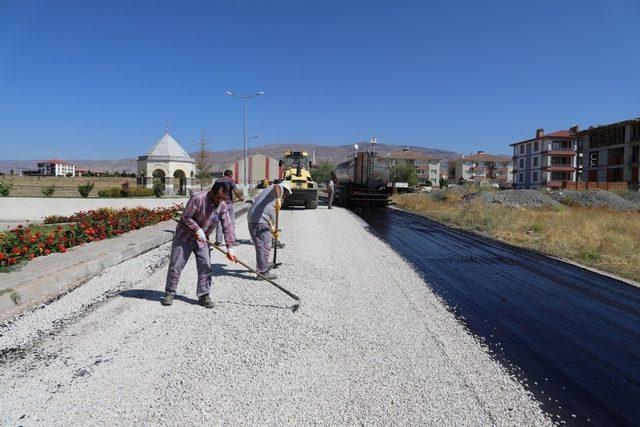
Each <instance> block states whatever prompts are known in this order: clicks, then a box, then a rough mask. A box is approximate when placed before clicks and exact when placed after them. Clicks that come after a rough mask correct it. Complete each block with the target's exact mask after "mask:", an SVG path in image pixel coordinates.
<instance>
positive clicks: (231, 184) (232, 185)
mask: <svg viewBox="0 0 640 427" xmlns="http://www.w3.org/2000/svg"><path fill="white" fill-rule="evenodd" d="M216 182H222V183H224V184H225V185H226V186H227V195H226V197H225V199H224V201H225V202H226V203H227V205H229V216H230V217H231V226H232V230H233V231H232V232H231V234H233V241H234V242H235V243H234V246H238V245H239V244H240V243H238V242H237V240H238V238H237V237H236V218H235V216H234V211H233V195H232V194H231V193H232V192H233V193H234V194H235V195H236V198H237V199H238V200H240V201H241V202H244V198H243V197H242V195H241V194H240V192H239V191H238V187H237V186H236V181H235V180H234V179H233V172H231V170H230V169H227V170H226V171H224V176H223V177H222V178H218V179H216ZM222 237H223V233H222V226H221V225H220V223H218V226H217V227H216V242H215V243H214V244H215V245H216V246H220V245H221V244H222Z"/></svg>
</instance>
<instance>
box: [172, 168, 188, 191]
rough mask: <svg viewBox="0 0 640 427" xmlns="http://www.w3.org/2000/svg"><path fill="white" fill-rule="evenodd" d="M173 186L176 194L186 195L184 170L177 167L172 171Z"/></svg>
mask: <svg viewBox="0 0 640 427" xmlns="http://www.w3.org/2000/svg"><path fill="white" fill-rule="evenodd" d="M173 188H174V191H175V193H176V195H178V196H186V195H187V176H186V175H185V173H184V171H183V170H181V169H178V170H177V171H175V172H174V173H173Z"/></svg>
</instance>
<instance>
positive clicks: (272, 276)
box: [257, 271, 278, 280]
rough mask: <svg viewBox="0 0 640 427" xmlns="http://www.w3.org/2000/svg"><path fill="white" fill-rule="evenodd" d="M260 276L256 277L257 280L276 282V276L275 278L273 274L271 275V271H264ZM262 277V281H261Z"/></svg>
mask: <svg viewBox="0 0 640 427" xmlns="http://www.w3.org/2000/svg"><path fill="white" fill-rule="evenodd" d="M260 275H261V276H262V277H260V276H257V279H258V280H265V279H269V280H276V279H277V278H278V276H276V275H275V274H274V273H272V272H271V271H265V272H264V273H260ZM263 277H264V279H263Z"/></svg>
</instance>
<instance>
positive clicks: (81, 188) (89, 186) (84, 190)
mask: <svg viewBox="0 0 640 427" xmlns="http://www.w3.org/2000/svg"><path fill="white" fill-rule="evenodd" d="M91 190H93V183H92V182H87V183H86V184H84V185H78V193H80V195H81V196H82V197H88V196H89V193H91Z"/></svg>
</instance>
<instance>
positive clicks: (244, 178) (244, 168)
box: [225, 90, 264, 188]
mask: <svg viewBox="0 0 640 427" xmlns="http://www.w3.org/2000/svg"><path fill="white" fill-rule="evenodd" d="M225 95H227V96H234V97H236V98H240V99H242V101H243V104H244V113H243V125H242V128H243V131H242V185H243V188H246V187H247V99H249V98H253V97H255V96H261V95H264V92H262V91H260V92H257V93H254V94H253V95H246V96H242V95H236V94H235V93H233V92H231V91H229V90H228V91H226V92H225Z"/></svg>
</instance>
